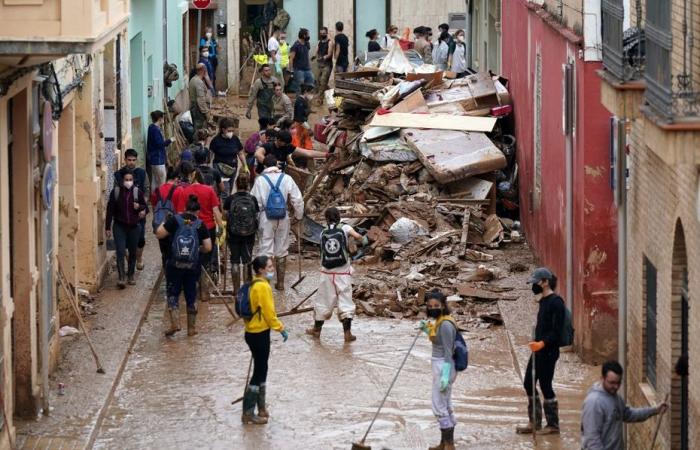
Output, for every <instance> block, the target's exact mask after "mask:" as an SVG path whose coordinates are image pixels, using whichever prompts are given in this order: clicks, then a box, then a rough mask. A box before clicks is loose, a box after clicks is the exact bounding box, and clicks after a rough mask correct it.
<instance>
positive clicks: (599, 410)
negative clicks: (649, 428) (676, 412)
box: [581, 361, 668, 450]
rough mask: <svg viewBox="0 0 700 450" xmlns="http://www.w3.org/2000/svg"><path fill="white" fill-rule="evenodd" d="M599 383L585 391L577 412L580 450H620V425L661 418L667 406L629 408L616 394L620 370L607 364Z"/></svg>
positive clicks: (662, 404) (621, 438) (622, 443)
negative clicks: (586, 392) (584, 397)
mask: <svg viewBox="0 0 700 450" xmlns="http://www.w3.org/2000/svg"><path fill="white" fill-rule="evenodd" d="M601 375H602V377H601V379H600V381H598V382H596V383H595V384H594V385H593V386H592V387H591V388H590V390H589V391H588V394H587V395H586V399H585V400H584V401H583V408H582V411H581V448H582V449H583V450H624V449H625V448H627V447H626V446H625V439H624V432H623V426H622V424H623V423H632V422H644V421H645V420H647V419H648V418H650V417H652V416H655V415H657V414H663V413H664V412H666V410H667V409H668V404H666V403H665V402H664V403H661V404H660V405H657V406H652V407H649V408H630V407H629V406H627V405H626V404H625V400H624V399H623V398H622V397H620V396H619V395H618V393H617V391H618V390H619V389H620V384H621V383H622V366H621V365H620V363H619V362H617V361H607V362H605V363H604V364H603V367H602V370H601Z"/></svg>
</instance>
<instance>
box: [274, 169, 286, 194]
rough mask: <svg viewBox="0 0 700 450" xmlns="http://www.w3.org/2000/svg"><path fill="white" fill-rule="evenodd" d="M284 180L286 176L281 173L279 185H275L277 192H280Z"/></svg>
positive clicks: (278, 180)
mask: <svg viewBox="0 0 700 450" xmlns="http://www.w3.org/2000/svg"><path fill="white" fill-rule="evenodd" d="M282 178H284V174H283V173H280V177H279V178H278V179H277V183H276V184H275V190H277V191H279V190H280V186H281V185H282Z"/></svg>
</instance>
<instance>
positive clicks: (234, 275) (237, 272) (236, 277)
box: [231, 264, 241, 295]
mask: <svg viewBox="0 0 700 450" xmlns="http://www.w3.org/2000/svg"><path fill="white" fill-rule="evenodd" d="M231 279H232V280H233V295H236V294H238V290H239V289H240V288H241V266H240V264H233V265H232V266H231Z"/></svg>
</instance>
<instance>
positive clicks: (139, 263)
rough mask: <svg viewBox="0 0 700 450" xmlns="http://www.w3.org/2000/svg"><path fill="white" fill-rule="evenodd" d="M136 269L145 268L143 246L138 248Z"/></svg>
mask: <svg viewBox="0 0 700 450" xmlns="http://www.w3.org/2000/svg"><path fill="white" fill-rule="evenodd" d="M136 269H137V270H143V248H139V249H137V250H136Z"/></svg>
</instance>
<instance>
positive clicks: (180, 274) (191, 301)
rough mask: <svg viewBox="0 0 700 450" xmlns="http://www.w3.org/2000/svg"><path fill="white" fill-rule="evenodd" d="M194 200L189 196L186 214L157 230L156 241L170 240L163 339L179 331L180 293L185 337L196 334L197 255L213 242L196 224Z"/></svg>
mask: <svg viewBox="0 0 700 450" xmlns="http://www.w3.org/2000/svg"><path fill="white" fill-rule="evenodd" d="M199 211H200V206H199V202H198V201H197V196H196V195H194V194H190V195H189V197H188V198H187V203H186V206H185V211H184V212H183V213H181V214H176V215H174V216H171V217H170V218H168V220H166V221H165V223H163V224H161V225H160V227H158V229H157V230H156V237H157V238H158V239H160V240H166V239H167V240H169V241H170V246H171V250H170V252H169V255H168V261H167V263H166V265H165V268H166V269H165V273H166V279H167V283H166V285H167V289H166V290H167V296H168V317H169V319H170V328H169V329H168V330H167V331H166V332H165V335H166V336H172V335H174V334H175V333H176V332H178V331H180V293H184V295H185V302H187V335H188V336H194V335H196V334H197V327H196V322H197V282H198V280H199V277H200V275H201V269H202V265H201V262H200V255H202V254H207V253H209V252H211V249H212V240H211V238H210V236H209V232H208V231H207V228H206V226H205V225H204V223H203V222H202V221H201V220H199V218H198V214H199Z"/></svg>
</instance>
